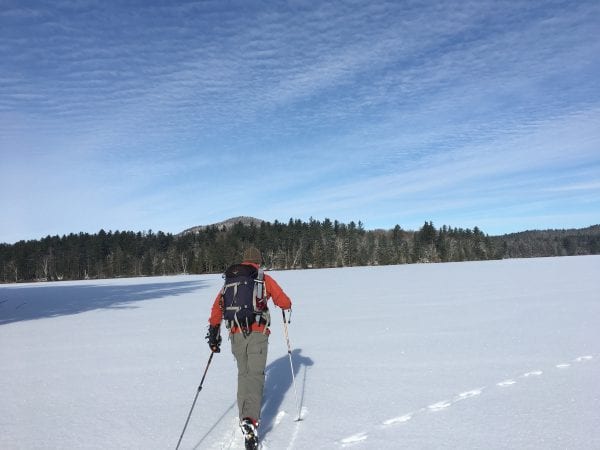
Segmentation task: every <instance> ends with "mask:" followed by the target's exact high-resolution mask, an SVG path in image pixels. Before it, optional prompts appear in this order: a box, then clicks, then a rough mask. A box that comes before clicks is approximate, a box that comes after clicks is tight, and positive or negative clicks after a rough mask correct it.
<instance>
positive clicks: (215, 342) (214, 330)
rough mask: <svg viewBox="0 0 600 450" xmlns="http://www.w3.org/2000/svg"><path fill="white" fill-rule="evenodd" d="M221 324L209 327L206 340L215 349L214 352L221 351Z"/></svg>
mask: <svg viewBox="0 0 600 450" xmlns="http://www.w3.org/2000/svg"><path fill="white" fill-rule="evenodd" d="M219 328H220V327H219V326H218V325H217V326H215V327H213V326H210V325H209V327H208V333H206V340H207V341H208V346H209V347H210V349H211V350H212V351H213V353H219V352H220V351H221V341H222V340H223V338H221V334H220V333H219Z"/></svg>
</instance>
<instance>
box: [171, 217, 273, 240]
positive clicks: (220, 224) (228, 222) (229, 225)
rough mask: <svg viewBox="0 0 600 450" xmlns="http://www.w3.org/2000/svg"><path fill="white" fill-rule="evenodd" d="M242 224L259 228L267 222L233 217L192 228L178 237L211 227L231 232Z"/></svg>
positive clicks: (254, 218)
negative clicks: (235, 226) (230, 230)
mask: <svg viewBox="0 0 600 450" xmlns="http://www.w3.org/2000/svg"><path fill="white" fill-rule="evenodd" d="M240 222H241V223H242V224H243V225H245V226H247V227H249V226H250V225H252V224H254V225H256V226H259V225H260V224H261V223H262V222H265V221H264V220H261V219H257V218H256V217H249V216H238V217H232V218H230V219H227V220H223V221H222V222H218V223H212V224H210V225H198V226H195V227H192V228H188V229H187V230H183V231H182V232H181V233H179V234H178V236H183V235H186V234H193V233H198V232H200V231H203V230H206V229H207V228H210V227H217V228H218V229H219V230H222V229H223V227H225V228H226V229H227V230H229V229H230V228H232V227H233V226H234V225H236V224H238V223H240Z"/></svg>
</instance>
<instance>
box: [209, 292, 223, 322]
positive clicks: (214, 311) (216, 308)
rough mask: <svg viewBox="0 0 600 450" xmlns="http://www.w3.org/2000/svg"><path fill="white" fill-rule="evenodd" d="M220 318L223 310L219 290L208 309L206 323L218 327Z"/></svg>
mask: <svg viewBox="0 0 600 450" xmlns="http://www.w3.org/2000/svg"><path fill="white" fill-rule="evenodd" d="M221 320H223V310H222V309H221V291H219V293H218V294H217V298H215V301H214V303H213V305H212V308H211V310H210V318H209V319H208V323H209V324H210V326H211V327H218V326H219V325H221Z"/></svg>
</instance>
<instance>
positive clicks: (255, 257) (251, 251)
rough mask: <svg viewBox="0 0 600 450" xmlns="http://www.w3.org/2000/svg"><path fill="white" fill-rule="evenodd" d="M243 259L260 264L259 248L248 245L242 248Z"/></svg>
mask: <svg viewBox="0 0 600 450" xmlns="http://www.w3.org/2000/svg"><path fill="white" fill-rule="evenodd" d="M244 261H246V262H251V263H255V264H260V263H261V262H262V255H261V254H260V250H258V249H257V248H256V247H248V248H247V249H246V250H244Z"/></svg>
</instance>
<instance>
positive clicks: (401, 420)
mask: <svg viewBox="0 0 600 450" xmlns="http://www.w3.org/2000/svg"><path fill="white" fill-rule="evenodd" d="M592 359H594V357H593V356H592V355H584V356H578V357H577V358H575V359H573V361H571V362H560V363H557V364H556V365H555V366H554V368H555V369H557V370H560V371H564V370H567V369H570V368H571V367H573V365H574V364H577V363H585V362H589V361H591V360H592ZM542 375H544V372H543V371H542V370H531V371H529V372H524V373H523V374H522V375H520V376H518V377H516V378H507V379H505V380H502V381H499V382H497V383H496V384H495V386H496V387H498V388H507V387H510V386H513V385H515V384H517V383H518V381H517V380H519V379H522V380H534V379H535V378H538V377H541V376H542ZM528 382H529V381H528ZM485 389H486V388H485V387H480V388H477V389H471V390H469V391H464V392H461V393H460V394H457V395H456V396H454V397H453V398H452V400H442V401H439V402H436V403H432V404H431V405H429V406H426V407H424V408H421V409H419V410H416V411H415V412H410V413H407V414H403V415H400V416H397V417H392V418H390V419H387V420H384V421H383V422H382V423H381V424H380V425H379V426H378V428H379V429H382V428H388V427H393V426H400V425H402V424H406V423H407V422H409V421H411V420H412V419H413V418H414V417H415V416H416V415H424V414H427V413H432V414H434V413H440V412H441V411H445V410H447V409H449V408H450V407H451V406H452V405H453V404H455V403H457V402H461V401H465V400H469V399H473V398H475V397H479V396H480V395H481V394H482V393H483V391H484V390H485ZM368 438H369V433H368V432H367V431H363V432H360V433H356V434H353V435H351V436H348V437H346V438H343V439H341V440H339V441H338V443H339V444H340V445H341V446H342V447H348V446H352V445H357V444H360V443H362V442H365V441H366V440H367V439H368Z"/></svg>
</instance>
